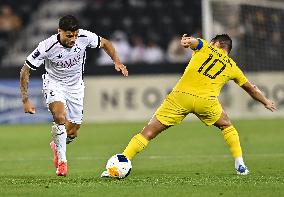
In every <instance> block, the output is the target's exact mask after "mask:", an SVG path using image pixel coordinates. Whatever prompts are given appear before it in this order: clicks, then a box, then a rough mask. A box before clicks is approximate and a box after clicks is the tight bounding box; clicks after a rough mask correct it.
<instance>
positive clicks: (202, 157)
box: [0, 153, 284, 161]
mask: <svg viewBox="0 0 284 197" xmlns="http://www.w3.org/2000/svg"><path fill="white" fill-rule="evenodd" d="M110 156H111V155H110ZM139 157H140V158H143V159H152V160H156V159H183V160H184V159H191V158H201V159H206V158H207V159H220V158H231V156H230V155H229V154H228V155H151V156H139ZM244 157H245V158H249V157H259V158H262V157H263V158H267V157H269V158H272V157H283V158H284V153H274V154H245V155H244ZM52 159H53V158H52V157H51V156H50V157H37V158H36V157H34V158H32V159H30V158H24V157H21V158H9V159H5V158H0V161H50V160H52ZM69 159H71V160H73V161H75V160H79V161H81V160H107V159H108V158H107V157H101V156H100V157H97V156H94V157H91V156H83V157H69Z"/></svg>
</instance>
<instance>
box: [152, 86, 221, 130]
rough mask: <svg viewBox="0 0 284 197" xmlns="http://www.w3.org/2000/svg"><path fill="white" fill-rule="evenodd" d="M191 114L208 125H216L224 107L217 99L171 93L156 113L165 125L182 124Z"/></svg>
mask: <svg viewBox="0 0 284 197" xmlns="http://www.w3.org/2000/svg"><path fill="white" fill-rule="evenodd" d="M189 113H193V114H195V115H196V116H197V117H198V118H199V119H200V120H201V121H202V122H204V123H205V124H206V125H208V126H209V125H212V124H214V123H215V122H216V121H217V120H218V119H219V118H220V116H221V113H222V106H221V104H220V103H219V101H218V99H217V98H203V97H199V96H196V95H192V94H189V93H184V92H177V91H174V92H171V93H170V94H169V95H168V96H167V98H166V99H165V100H164V102H163V103H162V104H161V106H160V107H159V108H158V109H157V111H156V112H155V115H156V117H157V119H158V120H159V121H160V122H161V123H162V124H164V125H167V126H170V125H175V124H178V123H180V122H181V121H182V120H183V119H184V118H185V117H186V116H187V114H189Z"/></svg>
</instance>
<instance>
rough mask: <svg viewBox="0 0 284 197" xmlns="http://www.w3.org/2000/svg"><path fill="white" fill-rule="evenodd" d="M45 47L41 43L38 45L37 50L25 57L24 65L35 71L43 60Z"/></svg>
mask: <svg viewBox="0 0 284 197" xmlns="http://www.w3.org/2000/svg"><path fill="white" fill-rule="evenodd" d="M45 54H46V53H45V45H44V43H43V42H41V43H39V45H38V46H37V48H36V49H35V50H34V51H33V52H32V53H31V54H30V55H29V56H28V57H27V59H26V62H25V63H26V64H27V66H28V67H30V68H31V69H32V70H36V69H37V68H38V67H40V66H41V65H42V64H44V60H45Z"/></svg>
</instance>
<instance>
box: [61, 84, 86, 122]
mask: <svg viewBox="0 0 284 197" xmlns="http://www.w3.org/2000/svg"><path fill="white" fill-rule="evenodd" d="M65 97H66V106H67V120H68V121H69V122H71V123H74V124H77V125H80V124H81V123H82V120H83V104H84V103H83V99H84V90H83V89H79V90H78V91H74V92H68V91H66V92H65Z"/></svg>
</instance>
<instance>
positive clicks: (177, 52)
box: [167, 36, 192, 63]
mask: <svg viewBox="0 0 284 197" xmlns="http://www.w3.org/2000/svg"><path fill="white" fill-rule="evenodd" d="M180 39H181V38H180V36H175V37H174V38H173V39H172V40H171V41H170V43H169V45H168V49H167V60H168V61H169V62H171V63H181V62H187V61H188V60H189V59H190V58H191V55H192V50H189V49H186V48H184V47H183V46H181V44H180Z"/></svg>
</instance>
